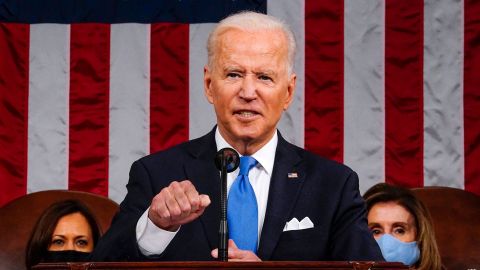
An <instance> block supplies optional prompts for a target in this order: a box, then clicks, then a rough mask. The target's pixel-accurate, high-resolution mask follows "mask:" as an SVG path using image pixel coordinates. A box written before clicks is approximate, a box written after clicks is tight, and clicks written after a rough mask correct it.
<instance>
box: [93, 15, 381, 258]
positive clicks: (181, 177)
mask: <svg viewBox="0 0 480 270" xmlns="http://www.w3.org/2000/svg"><path fill="white" fill-rule="evenodd" d="M207 49H208V64H207V65H206V66H205V68H204V88H205V96H206V97H207V99H208V101H209V102H210V103H211V104H213V106H214V108H215V113H216V116H217V126H216V127H214V129H213V130H212V131H211V132H210V133H208V134H207V135H205V136H203V137H201V138H198V139H195V140H192V141H189V142H186V143H183V144H180V145H177V146H175V147H172V148H170V149H167V150H165V151H161V152H158V153H155V154H152V155H149V156H146V157H144V158H142V159H140V160H138V161H136V162H134V163H133V165H132V168H131V171H130V180H129V183H128V185H127V188H128V194H127V196H126V198H125V200H124V201H123V202H122V203H121V206H120V212H119V213H118V214H117V215H116V217H115V218H114V220H113V222H112V226H111V228H110V229H109V231H108V232H107V233H106V235H105V236H104V237H103V238H102V240H101V241H100V242H99V244H98V245H97V247H96V249H95V251H94V257H93V259H94V260H117V261H118V260H130V261H138V260H147V259H153V260H170V261H171V260H178V261H184V260H195V261H198V260H213V259H215V258H216V257H217V256H218V251H217V244H218V230H219V220H220V177H219V171H218V169H217V168H216V167H215V165H214V162H213V160H214V157H215V154H216V152H217V150H219V149H222V148H224V147H231V148H234V149H235V150H236V151H238V153H239V154H240V155H241V156H251V157H253V158H254V160H255V163H253V164H256V165H254V166H253V168H252V169H250V171H248V173H247V176H248V179H249V180H248V181H247V183H248V185H249V186H251V187H252V188H253V191H254V193H255V194H254V197H255V198H254V201H255V210H256V211H258V214H256V215H255V220H256V221H255V224H254V229H255V230H254V233H255V237H254V238H253V239H254V240H253V249H250V250H247V249H245V248H244V247H243V246H238V247H237V243H239V242H240V240H237V239H236V238H234V239H233V240H230V241H229V244H228V245H229V247H228V248H229V252H228V254H229V260H237V261H259V260H383V258H382V256H381V253H380V250H379V248H378V246H377V244H376V242H375V240H374V239H373V237H372V234H371V233H370V231H369V229H368V227H367V222H366V218H365V213H366V210H365V206H364V202H363V199H362V198H361V196H360V193H359V191H358V177H357V175H356V173H355V172H354V171H352V170H351V169H349V168H348V167H346V166H344V165H341V164H338V163H336V162H334V161H330V160H326V159H323V158H321V157H319V156H316V155H314V154H313V153H310V152H308V151H305V150H303V149H301V148H299V147H296V146H294V145H292V144H290V143H288V142H287V141H285V140H284V139H283V138H282V136H281V135H280V133H279V132H278V131H277V128H276V126H277V123H278V121H279V120H280V117H281V115H282V112H283V111H284V110H286V109H287V108H288V106H289V105H290V103H291V101H292V98H293V95H294V91H295V82H296V75H295V73H294V72H293V59H294V51H295V40H294V38H293V34H292V33H291V31H290V30H289V28H288V27H287V26H286V25H285V24H284V23H282V22H281V21H279V20H277V19H276V18H273V17H270V16H267V15H263V14H258V13H254V12H244V13H239V14H236V15H233V16H230V17H228V18H226V19H224V20H223V21H221V22H220V23H219V24H218V26H217V27H216V28H215V29H214V31H213V32H212V33H211V34H210V36H209V40H208V46H207ZM238 174H239V172H238V169H237V170H236V171H234V172H233V173H230V174H229V175H228V187H229V189H231V186H232V185H234V183H235V181H237V180H238V179H237V180H235V177H236V176H237V175H238ZM230 194H231V193H230ZM230 194H229V197H230ZM229 199H230V198H229ZM240 205H241V204H240ZM235 210H238V209H233V210H232V211H234V212H235ZM229 211H231V209H229ZM257 217H258V219H257ZM299 221H301V222H299ZM229 222H230V220H229ZM287 223H288V224H287ZM257 229H258V230H257ZM241 233H242V232H241ZM231 238H233V237H231ZM251 244H252V243H251Z"/></svg>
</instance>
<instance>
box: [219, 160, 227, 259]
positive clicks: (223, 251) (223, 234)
mask: <svg viewBox="0 0 480 270" xmlns="http://www.w3.org/2000/svg"><path fill="white" fill-rule="evenodd" d="M221 160H222V161H221V163H222V165H221V171H220V179H221V182H222V183H221V191H220V194H221V197H220V209H221V211H220V229H219V232H218V236H219V240H218V241H219V242H218V260H220V261H223V262H226V261H228V225H227V164H225V153H222V156H221Z"/></svg>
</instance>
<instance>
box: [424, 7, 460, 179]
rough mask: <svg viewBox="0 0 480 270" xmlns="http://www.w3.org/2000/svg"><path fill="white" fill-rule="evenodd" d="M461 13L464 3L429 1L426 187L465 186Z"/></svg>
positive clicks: (425, 16)
mask: <svg viewBox="0 0 480 270" xmlns="http://www.w3.org/2000/svg"><path fill="white" fill-rule="evenodd" d="M462 10H463V3H462V1H459V0H425V8H424V18H425V21H424V42H425V46H424V185H425V186H433V185H435V186H451V187H457V188H463V187H464V149H463V83H462V81H463V73H462V70H463V20H462V17H463V14H462Z"/></svg>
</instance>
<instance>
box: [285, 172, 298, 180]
mask: <svg viewBox="0 0 480 270" xmlns="http://www.w3.org/2000/svg"><path fill="white" fill-rule="evenodd" d="M287 176H288V178H290V179H294V178H298V173H296V172H289V173H288V174H287Z"/></svg>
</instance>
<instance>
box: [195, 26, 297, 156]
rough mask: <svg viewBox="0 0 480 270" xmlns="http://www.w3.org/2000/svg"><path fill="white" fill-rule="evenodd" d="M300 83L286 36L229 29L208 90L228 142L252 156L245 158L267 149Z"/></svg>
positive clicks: (207, 78) (207, 73) (209, 72)
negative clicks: (292, 68)
mask: <svg viewBox="0 0 480 270" xmlns="http://www.w3.org/2000/svg"><path fill="white" fill-rule="evenodd" d="M295 80H296V76H295V75H294V74H291V75H289V74H288V71H287V45H286V38H285V35H284V34H283V32H281V31H279V30H262V31H256V32H246V31H241V30H238V29H228V30H227V31H225V32H223V33H222V34H220V36H219V37H218V42H217V44H216V47H215V58H214V59H213V63H212V66H211V67H210V68H209V67H205V70H204V86H205V95H206V97H207V99H208V101H209V102H210V103H212V104H213V105H214V107H215V113H216V115H217V124H218V128H219V131H220V133H221V134H222V136H223V137H224V138H225V139H226V140H227V142H228V143H230V144H231V145H232V146H233V147H235V148H237V150H239V151H240V152H245V151H247V152H250V153H242V154H253V153H254V152H256V151H257V150H258V149H259V148H260V147H262V146H263V145H265V144H266V143H267V142H268V141H269V140H270V139H271V138H272V136H273V134H274V132H275V130H276V125H277V123H278V121H279V120H280V117H281V115H282V112H283V110H286V109H287V108H288V106H289V104H290V103H291V101H292V97H293V93H294V89H295ZM250 150H253V152H252V151H250Z"/></svg>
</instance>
